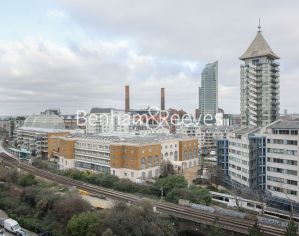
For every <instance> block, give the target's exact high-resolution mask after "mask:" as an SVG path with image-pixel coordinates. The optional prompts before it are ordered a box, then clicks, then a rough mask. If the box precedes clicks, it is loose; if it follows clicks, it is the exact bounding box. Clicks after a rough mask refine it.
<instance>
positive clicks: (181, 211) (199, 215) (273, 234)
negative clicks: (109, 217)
mask: <svg viewBox="0 0 299 236" xmlns="http://www.w3.org/2000/svg"><path fill="white" fill-rule="evenodd" d="M0 158H1V159H2V160H3V162H4V164H5V165H7V166H11V167H18V168H20V169H22V170H24V171H27V172H29V173H32V174H35V175H37V176H40V177H43V178H45V179H48V180H52V181H54V182H57V183H60V184H63V185H66V186H71V187H76V188H77V189H82V190H85V191H88V192H90V193H92V194H98V195H104V196H106V197H109V198H113V199H116V200H122V201H127V202H131V203H133V204H134V203H136V202H138V201H140V200H141V198H140V197H138V196H135V195H133V194H128V193H123V192H118V191H115V190H111V189H107V188H103V187H99V186H95V185H91V184H87V183H84V182H81V181H77V180H73V179H70V178H67V177H64V176H60V175H56V174H53V173H51V172H48V171H45V170H41V169H37V168H35V167H33V166H31V165H29V164H26V163H23V162H19V161H18V160H17V159H15V158H13V157H11V156H9V155H7V154H5V153H0ZM142 199H143V200H147V201H149V202H151V204H152V205H153V206H155V207H156V209H157V210H158V211H160V212H163V213H166V214H169V215H172V216H174V217H177V218H180V219H184V220H189V221H192V222H196V223H200V224H205V225H212V224H213V223H214V222H215V221H217V224H218V225H219V226H220V227H222V228H224V229H226V230H230V231H233V232H238V233H243V234H248V228H249V227H251V226H252V225H253V224H254V221H253V220H248V219H239V218H233V217H226V216H223V215H215V213H207V212H205V211H201V210H195V209H192V208H188V207H183V206H179V205H176V204H172V203H165V202H159V201H156V200H153V199H149V198H142ZM261 228H262V229H263V230H264V232H265V233H266V235H269V236H279V235H284V229H281V228H275V227H271V226H266V225H262V226H261Z"/></svg>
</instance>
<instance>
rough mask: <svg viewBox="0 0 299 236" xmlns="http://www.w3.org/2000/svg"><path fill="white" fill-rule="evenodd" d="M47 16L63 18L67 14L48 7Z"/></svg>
mask: <svg viewBox="0 0 299 236" xmlns="http://www.w3.org/2000/svg"><path fill="white" fill-rule="evenodd" d="M47 16H48V17H55V18H64V17H66V16H67V14H66V13H65V12H64V11H61V10H58V9H50V10H48V11H47Z"/></svg>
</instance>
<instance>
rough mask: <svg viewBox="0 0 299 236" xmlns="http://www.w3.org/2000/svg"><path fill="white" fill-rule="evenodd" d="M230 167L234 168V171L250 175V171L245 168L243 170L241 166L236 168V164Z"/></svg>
mask: <svg viewBox="0 0 299 236" xmlns="http://www.w3.org/2000/svg"><path fill="white" fill-rule="evenodd" d="M229 167H231V168H233V169H236V170H238V171H242V172H243V173H245V174H248V170H247V169H245V168H241V167H240V166H236V165H234V164H229Z"/></svg>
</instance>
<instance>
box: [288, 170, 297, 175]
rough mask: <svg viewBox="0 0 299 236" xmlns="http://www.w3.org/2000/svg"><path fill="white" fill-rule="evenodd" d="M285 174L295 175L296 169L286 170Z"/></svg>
mask: <svg viewBox="0 0 299 236" xmlns="http://www.w3.org/2000/svg"><path fill="white" fill-rule="evenodd" d="M286 174H288V175H297V171H296V170H287V171H286Z"/></svg>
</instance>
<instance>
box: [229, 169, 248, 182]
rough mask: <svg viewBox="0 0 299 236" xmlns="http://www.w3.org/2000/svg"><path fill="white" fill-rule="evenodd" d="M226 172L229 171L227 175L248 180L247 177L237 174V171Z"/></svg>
mask: <svg viewBox="0 0 299 236" xmlns="http://www.w3.org/2000/svg"><path fill="white" fill-rule="evenodd" d="M228 173H229V175H231V176H234V177H237V178H238V179H242V180H243V181H247V180H248V178H247V177H245V176H242V175H240V174H237V173H235V172H233V171H228Z"/></svg>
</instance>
